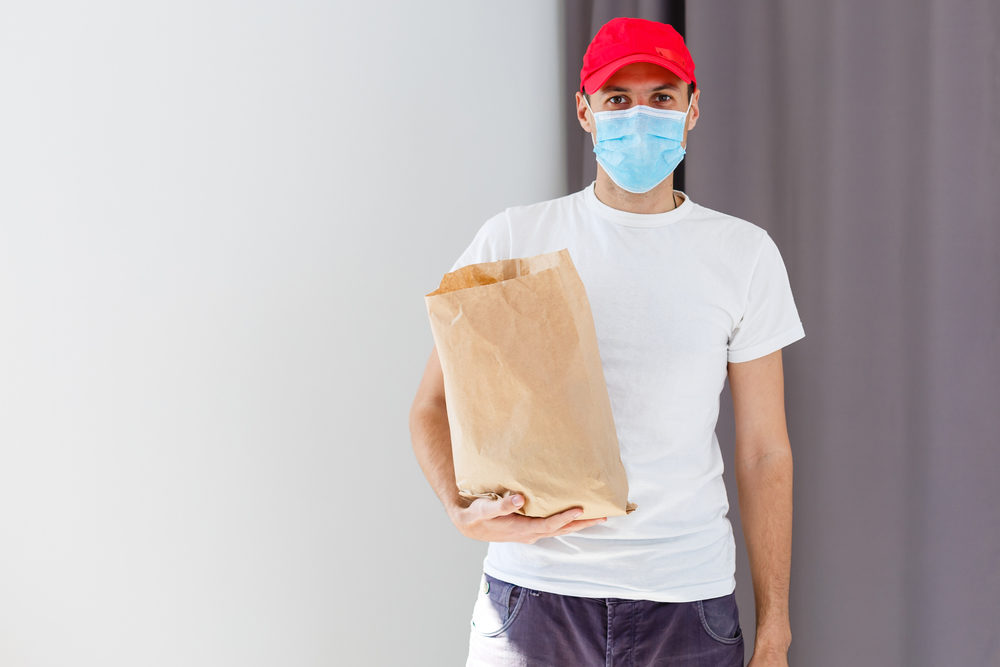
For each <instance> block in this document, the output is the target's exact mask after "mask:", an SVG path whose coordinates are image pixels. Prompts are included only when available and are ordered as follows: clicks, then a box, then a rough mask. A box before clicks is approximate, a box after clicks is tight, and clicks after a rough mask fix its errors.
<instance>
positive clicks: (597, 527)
mask: <svg viewBox="0 0 1000 667" xmlns="http://www.w3.org/2000/svg"><path fill="white" fill-rule="evenodd" d="M580 79H581V91H580V92H577V93H576V107H577V118H578V120H579V123H580V126H581V127H582V128H583V129H584V130H585V131H587V132H588V133H590V135H591V138H592V140H593V143H594V153H595V156H596V159H597V163H598V168H597V178H596V180H595V181H594V182H593V183H591V185H589V186H588V187H586V188H584V189H583V190H581V191H579V192H576V193H573V194H570V195H567V196H565V197H560V198H557V199H553V200H549V201H546V202H540V203H538V204H534V205H530V206H516V207H511V208H508V209H506V210H505V211H503V212H502V213H499V214H497V215H495V216H494V217H492V218H490V219H489V220H487V221H486V223H485V224H483V226H482V227H481V228H480V230H479V231H478V233H477V234H476V235H475V238H474V239H473V241H472V243H471V244H470V245H469V247H468V248H467V249H466V251H465V252H464V253H463V254H462V256H461V257H459V258H458V260H457V261H456V262H455V264H454V266H453V267H452V270H455V269H457V268H459V267H460V266H464V265H466V264H471V263H476V262H487V261H495V260H498V259H505V258H510V257H524V256H530V255H536V254H541V253H543V252H551V251H553V250H558V249H560V248H564V247H565V248H568V249H569V251H570V254H571V256H572V258H573V261H574V265H575V266H576V268H577V271H578V272H579V273H580V277H581V278H582V280H583V282H584V285H585V286H586V289H587V294H588V298H589V300H590V304H591V310H592V312H593V314H594V326H595V328H596V330H597V334H598V342H599V348H600V353H601V360H602V366H603V370H604V373H605V380H606V382H607V385H608V393H609V397H610V399H611V405H612V411H613V414H614V419H615V426H616V430H617V432H618V436H619V444H620V446H621V457H622V463H623V465H624V466H625V469H626V473H627V475H628V481H629V497H630V500H632V501H634V502H636V503H637V504H638V509H637V510H636V511H635V512H632V513H631V514H628V515H623V516H614V517H602V518H597V519H587V520H576V519H575V516H576V512H578V509H579V508H571V509H569V510H566V511H564V512H561V513H559V514H556V515H553V516H550V517H546V518H537V517H527V516H523V515H520V514H517V513H516V511H517V508H518V507H519V506H520V504H523V502H521V503H519V502H518V500H519V497H518V496H516V495H514V496H509V497H507V498H503V499H501V500H497V501H492V500H489V499H485V498H477V499H476V500H475V501H473V502H470V501H468V500H466V499H463V498H462V497H460V496H459V495H458V490H457V488H456V483H455V475H454V466H453V461H452V457H451V448H450V444H451V443H450V435H449V428H448V418H447V407H446V403H445V395H444V386H443V376H442V372H441V367H440V364H439V362H438V358H437V353H436V349H433V350H432V351H431V356H430V359H429V360H428V362H427V368H426V371H425V374H424V377H423V380H422V381H421V383H420V387H419V390H418V392H417V396H416V399H415V400H414V403H413V408H412V410H411V416H410V427H411V434H412V436H413V446H414V450H415V453H416V456H417V459H418V461H419V463H420V465H421V467H422V469H423V471H424V473H425V475H426V476H427V478H428V480H429V481H430V483H431V485H432V486H433V488H434V490H435V492H436V493H437V494H438V496H439V498H440V499H441V501H442V503H443V504H444V506H445V508H446V510H447V512H448V515H449V517H450V518H451V519H452V521H453V522H454V523H455V525H456V527H457V528H458V529H459V531H461V533H462V534H463V535H466V536H468V537H471V538H474V539H478V540H483V541H488V542H489V543H490V544H489V549H488V553H487V556H486V559H485V560H484V561H483V574H482V577H481V580H480V584H481V586H480V589H479V591H478V597H477V600H476V603H475V606H474V608H473V612H472V622H471V628H470V638H469V662H468V664H470V665H521V664H527V665H568V666H582V665H605V664H614V665H619V664H621V665H671V666H683V665H712V666H714V665H739V666H742V665H743V659H744V644H743V636H742V631H741V628H740V623H739V611H738V609H737V607H736V599H735V594H734V589H735V585H736V580H735V540H734V536H733V531H732V526H731V524H730V522H729V520H728V518H727V517H726V514H727V511H728V509H729V504H728V500H727V496H726V489H725V485H724V482H723V478H722V473H723V463H722V456H721V452H720V450H719V443H718V439H717V437H716V434H715V426H716V422H717V417H718V409H719V395H720V393H721V391H722V388H723V386H724V383H725V379H726V377H727V375H728V378H729V382H730V387H731V391H732V397H733V404H734V416H735V419H736V441H735V462H736V466H735V467H736V478H737V484H738V488H739V499H740V509H741V511H742V517H743V524H744V527H745V539H746V544H747V549H748V553H749V556H750V565H751V570H752V572H751V574H752V578H753V585H754V595H755V598H756V612H757V633H756V644H755V651H754V656H753V659H752V660H751V662H750V665H751V666H752V667H766V666H771V665H782V666H785V665H787V658H786V654H787V650H788V646H789V644H790V643H791V628H790V622H789V617H788V586H789V576H790V559H791V528H792V457H791V447H790V444H789V439H788V433H787V428H786V424H785V414H784V385H783V371H782V361H781V348H782V347H783V346H785V345H788V344H789V343H792V342H794V341H796V340H799V339H800V338H802V337H804V336H805V332H804V330H803V328H802V323H801V321H800V319H799V316H798V312H797V310H796V307H795V303H794V300H793V298H792V293H791V289H790V286H789V282H788V276H787V273H786V271H785V267H784V263H783V261H782V259H781V255H780V253H779V252H778V249H777V247H776V245H775V244H774V242H773V241H772V240H771V238H770V236H769V235H768V234H767V232H766V231H765V230H764V229H763V228H761V227H759V226H757V225H754V224H752V223H750V222H748V221H746V220H742V219H740V218H736V217H733V216H730V215H727V214H724V213H720V212H718V211H714V210H711V209H708V208H706V207H703V206H700V205H699V204H696V203H694V202H692V201H691V199H690V197H688V196H687V195H686V194H685V193H683V192H680V191H676V190H674V188H673V171H674V169H675V167H676V165H677V164H678V163H679V162H680V160H681V159H682V158H683V156H684V154H685V151H686V146H687V133H688V131H689V130H691V129H693V128H694V127H695V125H696V123H697V120H698V115H699V104H698V101H699V97H700V96H701V89H700V87H698V86H697V82H696V80H695V77H694V62H693V60H692V59H691V55H690V54H689V52H688V50H687V47H686V45H685V44H684V41H683V39H682V38H681V36H680V35H679V34H678V33H677V32H676V31H675V30H674V29H673V28H672V27H671V26H668V25H665V24H662V23H656V22H653V21H645V20H642V19H633V18H617V19H614V20H612V21H610V22H608V23H607V24H605V25H604V26H603V27H602V28H601V30H600V31H599V32H598V33H597V35H596V36H595V37H594V39H593V41H592V42H591V44H590V45H589V47H588V49H587V52H586V54H585V55H584V59H583V67H582V69H581V73H580Z"/></svg>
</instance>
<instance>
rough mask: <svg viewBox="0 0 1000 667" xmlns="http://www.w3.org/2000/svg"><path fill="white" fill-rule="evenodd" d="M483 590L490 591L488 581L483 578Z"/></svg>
mask: <svg viewBox="0 0 1000 667" xmlns="http://www.w3.org/2000/svg"><path fill="white" fill-rule="evenodd" d="M483 592H484V593H489V592H490V582H488V581H487V580H486V579H485V578H484V579H483Z"/></svg>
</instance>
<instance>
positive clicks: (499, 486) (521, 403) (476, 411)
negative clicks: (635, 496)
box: [424, 248, 637, 519]
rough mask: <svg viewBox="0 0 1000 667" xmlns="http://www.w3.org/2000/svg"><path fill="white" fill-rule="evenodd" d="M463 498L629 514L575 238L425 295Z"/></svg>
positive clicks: (455, 276) (464, 271)
mask: <svg viewBox="0 0 1000 667" xmlns="http://www.w3.org/2000/svg"><path fill="white" fill-rule="evenodd" d="M424 299H425V301H426V305H427V313H428V316H429V317H430V323H431V331H432V333H433V335H434V342H435V345H436V346H437V351H438V357H439V359H440V361H441V370H442V372H443V374H444V388H445V401H446V403H447V409H448V424H449V426H450V428H451V446H452V455H453V459H454V464H455V482H456V484H457V485H458V490H459V494H460V495H461V496H462V497H463V498H468V499H474V498H478V497H487V498H492V499H497V498H501V497H506V496H509V495H513V494H514V493H520V494H521V495H523V496H524V499H525V502H524V505H522V506H521V507H520V508H519V509H518V510H517V512H518V513H519V514H523V515H525V516H534V517H546V516H551V515H553V514H555V513H557V512H562V511H564V510H567V509H569V508H571V507H576V506H579V507H582V508H583V514H582V515H581V516H580V519H588V518H596V517H602V516H619V515H624V514H628V513H631V512H632V511H634V510H635V509H636V507H637V506H636V504H635V503H631V502H628V481H627V479H626V476H625V468H624V466H623V465H622V461H621V453H620V449H619V444H618V435H617V433H616V431H615V424H614V418H613V416H612V413H611V401H610V399H609V398H608V389H607V385H606V384H605V380H604V370H603V368H602V366H601V358H600V354H599V350H598V345H597V333H596V331H595V329H594V320H593V314H592V313H591V310H590V302H589V301H588V300H587V293H586V290H585V288H584V285H583V281H581V280H580V276H579V274H578V273H577V271H576V267H575V266H574V265H573V261H572V259H571V258H570V254H569V249H567V248H563V249H562V250H558V251H556V252H550V253H545V254H541V255H535V256H532V257H520V258H513V259H504V260H499V261H496V262H484V263H480V264H470V265H468V266H464V267H462V268H459V269H456V270H455V271H452V272H450V273H446V274H445V275H444V277H443V278H442V279H441V284H440V286H439V287H438V288H437V289H436V290H434V291H433V292H430V293H429V294H426V295H425V297H424Z"/></svg>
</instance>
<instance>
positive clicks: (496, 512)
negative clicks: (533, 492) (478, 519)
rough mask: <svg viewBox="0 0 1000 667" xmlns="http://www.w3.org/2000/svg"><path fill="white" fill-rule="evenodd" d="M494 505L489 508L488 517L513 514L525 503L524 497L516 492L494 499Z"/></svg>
mask: <svg viewBox="0 0 1000 667" xmlns="http://www.w3.org/2000/svg"><path fill="white" fill-rule="evenodd" d="M492 505H493V506H492V507H490V508H489V510H488V518H493V517H498V516H504V515H506V514H513V513H514V512H516V511H517V510H518V509H520V508H521V506H522V505H524V497H523V496H522V495H521V494H520V493H515V494H514V495H511V496H507V497H506V498H500V499H499V500H495V501H493V503H492Z"/></svg>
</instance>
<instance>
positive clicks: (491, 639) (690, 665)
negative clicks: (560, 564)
mask: <svg viewBox="0 0 1000 667" xmlns="http://www.w3.org/2000/svg"><path fill="white" fill-rule="evenodd" d="M470 625H471V629H470V634H469V658H468V662H467V663H466V667H480V666H483V665H489V666H490V667H511V666H514V665H525V666H528V667H606V666H608V665H614V666H615V667H618V666H621V667H646V666H647V665H664V666H668V665H669V667H696V666H697V667H743V631H742V629H741V627H740V616H739V610H738V609H737V608H736V594H735V593H730V594H729V595H723V596H722V597H717V598H709V599H706V600H696V601H692V602H653V601H651V600H626V599H622V598H587V597H578V596H570V595H557V594H555V593H547V592H545V591H536V590H532V589H530V588H524V587H522V586H516V585H514V584H511V583H509V582H506V581H502V580H500V579H497V578H496V577H493V576H491V575H489V574H486V573H485V572H484V573H483V576H482V578H481V580H480V586H479V591H478V594H477V597H476V604H475V607H474V608H473V611H472V620H471V622H470Z"/></svg>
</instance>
